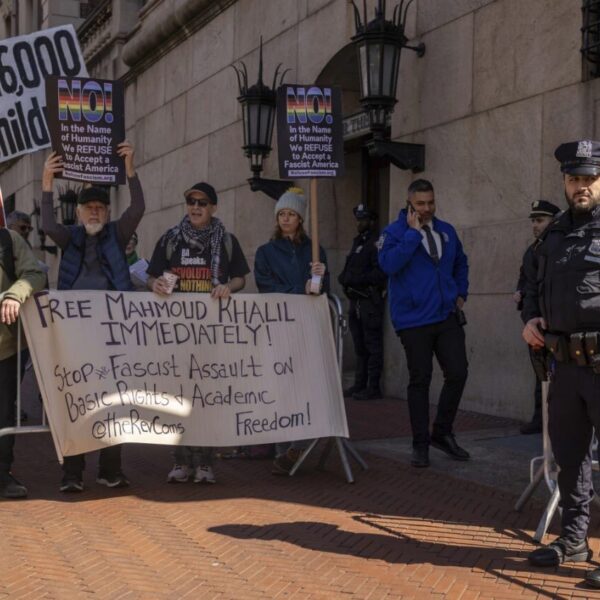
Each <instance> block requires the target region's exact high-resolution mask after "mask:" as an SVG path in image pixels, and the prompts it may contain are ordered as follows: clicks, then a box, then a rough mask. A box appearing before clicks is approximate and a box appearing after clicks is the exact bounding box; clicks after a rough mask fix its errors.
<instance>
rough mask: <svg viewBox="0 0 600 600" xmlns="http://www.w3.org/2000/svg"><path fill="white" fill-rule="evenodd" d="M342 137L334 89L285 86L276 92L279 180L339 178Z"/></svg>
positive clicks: (339, 97)
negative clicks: (280, 178)
mask: <svg viewBox="0 0 600 600" xmlns="http://www.w3.org/2000/svg"><path fill="white" fill-rule="evenodd" d="M343 135H344V132H343V118H342V94H341V91H340V90H339V89H338V88H333V87H319V86H316V85H287V84H285V85H282V86H281V87H280V88H279V89H278V90H277V144H278V152H279V175H280V177H282V178H284V179H294V178H308V177H341V176H342V175H343V174H344V139H343Z"/></svg>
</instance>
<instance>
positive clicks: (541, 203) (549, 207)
mask: <svg viewBox="0 0 600 600" xmlns="http://www.w3.org/2000/svg"><path fill="white" fill-rule="evenodd" d="M559 212H560V208H558V206H556V205H555V204H552V202H548V201H547V200H536V201H535V202H532V203H531V212H530V213H529V219H530V220H531V229H532V232H533V237H534V242H533V244H531V245H530V246H529V247H528V248H527V250H525V254H524V255H523V262H522V264H521V270H520V273H519V281H518V283H517V290H516V291H515V293H514V294H513V300H514V301H515V302H516V304H517V310H519V311H522V310H523V298H524V296H525V273H524V267H523V265H525V264H527V263H528V262H530V261H531V260H532V258H531V255H532V254H533V253H534V252H535V249H536V248H537V246H538V244H539V243H540V237H541V235H542V233H544V230H545V229H546V227H548V225H550V223H552V221H553V220H554V218H555V217H556V215H557V214H558V213H559ZM530 356H531V362H532V364H533V367H534V372H535V371H536V366H537V357H538V354H536V353H535V352H534V351H533V350H531V349H530ZM533 398H534V409H533V416H532V417H531V421H530V422H529V423H525V424H524V425H522V426H521V433H522V434H524V435H529V434H532V433H541V431H542V382H541V380H540V378H539V377H538V375H537V372H536V373H535V391H534V394H533Z"/></svg>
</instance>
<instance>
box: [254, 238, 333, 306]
mask: <svg viewBox="0 0 600 600" xmlns="http://www.w3.org/2000/svg"><path fill="white" fill-rule="evenodd" d="M311 262H312V253H311V242H310V239H308V238H306V239H305V240H304V241H303V242H301V243H300V244H293V243H292V242H291V241H290V240H289V239H287V238H283V239H279V240H271V241H270V242H268V243H267V244H264V245H263V246H260V248H258V250H257V251H256V256H255V257H254V278H255V279H256V287H257V288H258V291H259V292H261V293H270V292H271V293H273V292H278V293H280V294H304V293H305V285H306V282H307V281H308V280H309V279H310V278H311V275H310V263H311ZM320 262H322V263H324V264H325V265H327V256H326V255H325V250H323V248H320ZM323 291H324V292H328V291H329V273H328V272H326V273H325V277H324V278H323Z"/></svg>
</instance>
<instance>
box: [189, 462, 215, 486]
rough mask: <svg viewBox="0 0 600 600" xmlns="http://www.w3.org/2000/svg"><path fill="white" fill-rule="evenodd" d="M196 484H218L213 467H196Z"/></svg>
mask: <svg viewBox="0 0 600 600" xmlns="http://www.w3.org/2000/svg"><path fill="white" fill-rule="evenodd" d="M194 483H217V480H216V479H215V474H214V473H213V470H212V467H209V466H208V465H200V466H199V467H196V473H195V474H194Z"/></svg>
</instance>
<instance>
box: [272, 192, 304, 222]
mask: <svg viewBox="0 0 600 600" xmlns="http://www.w3.org/2000/svg"><path fill="white" fill-rule="evenodd" d="M286 208H287V209H288V210H293V211H294V212H295V213H298V214H299V215H300V218H301V219H302V220H304V218H305V217H306V199H305V198H304V192H303V191H302V188H299V187H291V188H290V189H289V190H288V191H287V192H284V193H283V194H282V195H281V196H280V198H279V200H277V204H275V218H277V215H278V214H279V211H280V210H284V209H286Z"/></svg>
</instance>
